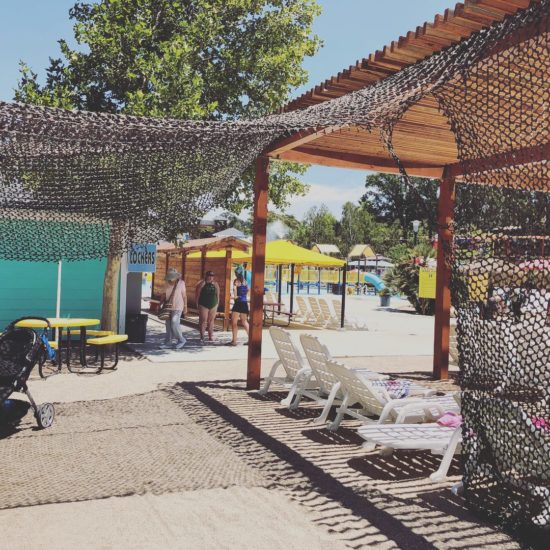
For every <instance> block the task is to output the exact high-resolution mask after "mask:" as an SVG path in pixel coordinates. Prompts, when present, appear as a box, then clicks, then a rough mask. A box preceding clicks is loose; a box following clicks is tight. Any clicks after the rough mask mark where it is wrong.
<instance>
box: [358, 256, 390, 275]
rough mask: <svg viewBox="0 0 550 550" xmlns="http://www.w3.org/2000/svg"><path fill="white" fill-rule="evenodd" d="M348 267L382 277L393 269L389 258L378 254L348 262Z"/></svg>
mask: <svg viewBox="0 0 550 550" xmlns="http://www.w3.org/2000/svg"><path fill="white" fill-rule="evenodd" d="M348 266H350V267H353V268H355V269H357V268H359V269H360V270H361V271H368V272H370V273H375V274H376V275H379V276H382V275H384V274H385V273H386V271H388V270H389V269H391V268H392V267H393V264H392V263H391V262H390V261H389V258H386V257H385V256H382V255H381V254H376V255H374V256H367V257H366V258H363V259H358V260H351V261H349V262H348Z"/></svg>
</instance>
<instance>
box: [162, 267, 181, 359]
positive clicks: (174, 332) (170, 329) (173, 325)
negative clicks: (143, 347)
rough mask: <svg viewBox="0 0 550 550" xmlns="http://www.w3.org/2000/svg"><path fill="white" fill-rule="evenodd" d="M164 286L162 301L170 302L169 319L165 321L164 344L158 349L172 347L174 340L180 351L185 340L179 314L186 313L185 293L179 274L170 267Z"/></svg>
mask: <svg viewBox="0 0 550 550" xmlns="http://www.w3.org/2000/svg"><path fill="white" fill-rule="evenodd" d="M164 280H165V282H166V286H165V288H164V295H163V301H165V300H170V302H171V303H170V317H168V319H166V321H165V323H166V336H165V337H164V344H162V345H161V346H160V347H161V348H163V349H166V348H170V347H172V340H173V339H174V338H175V339H176V340H177V342H176V349H181V348H183V346H185V342H186V340H185V338H184V336H183V334H182V332H181V324H180V319H181V314H182V313H187V292H186V290H185V283H184V282H183V281H182V280H181V274H180V273H179V272H178V271H177V270H176V269H174V268H173V267H171V268H170V269H168V272H167V273H166V277H165V278H164Z"/></svg>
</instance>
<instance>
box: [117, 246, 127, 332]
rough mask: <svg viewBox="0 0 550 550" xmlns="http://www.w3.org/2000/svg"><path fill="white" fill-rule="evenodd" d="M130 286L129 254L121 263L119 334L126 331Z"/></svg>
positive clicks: (124, 256)
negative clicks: (127, 293) (128, 287)
mask: <svg viewBox="0 0 550 550" xmlns="http://www.w3.org/2000/svg"><path fill="white" fill-rule="evenodd" d="M127 286H128V254H127V253H125V254H124V255H123V256H122V261H121V262H120V294H119V302H118V304H119V305H118V333H119V334H124V332H125V331H126V288H127Z"/></svg>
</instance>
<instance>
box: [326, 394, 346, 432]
mask: <svg viewBox="0 0 550 550" xmlns="http://www.w3.org/2000/svg"><path fill="white" fill-rule="evenodd" d="M348 404H349V393H346V395H345V397H344V400H343V401H342V404H341V405H340V406H339V407H338V409H337V414H336V418H335V419H334V422H332V423H331V424H329V426H328V429H329V430H330V431H331V432H335V431H336V430H337V429H338V427H339V426H340V423H341V422H342V419H343V418H344V415H345V414H346V412H347V410H348Z"/></svg>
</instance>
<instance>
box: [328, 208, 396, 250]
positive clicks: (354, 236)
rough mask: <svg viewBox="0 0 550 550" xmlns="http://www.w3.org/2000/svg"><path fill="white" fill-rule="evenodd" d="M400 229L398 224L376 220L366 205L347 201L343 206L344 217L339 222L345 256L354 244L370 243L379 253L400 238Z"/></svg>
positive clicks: (341, 248) (340, 237)
mask: <svg viewBox="0 0 550 550" xmlns="http://www.w3.org/2000/svg"><path fill="white" fill-rule="evenodd" d="M400 236H401V234H400V230H399V227H398V226H397V225H396V224H392V225H388V224H385V223H379V222H377V221H376V219H375V217H374V216H373V214H371V213H370V212H368V210H367V209H366V208H365V206H364V205H357V204H353V203H352V202H346V203H345V204H344V205H343V207H342V217H341V219H340V223H339V224H338V237H339V241H340V242H339V244H340V250H341V251H342V254H344V255H345V256H346V255H347V254H348V253H349V251H350V250H351V248H352V247H353V245H355V244H358V243H365V244H370V245H371V246H372V247H373V248H374V251H375V252H376V253H377V254H387V251H388V250H389V249H390V248H391V247H392V246H394V245H396V244H397V243H399V239H400Z"/></svg>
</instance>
